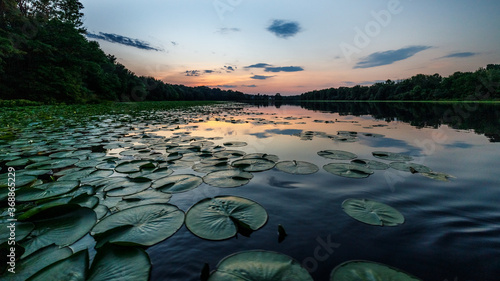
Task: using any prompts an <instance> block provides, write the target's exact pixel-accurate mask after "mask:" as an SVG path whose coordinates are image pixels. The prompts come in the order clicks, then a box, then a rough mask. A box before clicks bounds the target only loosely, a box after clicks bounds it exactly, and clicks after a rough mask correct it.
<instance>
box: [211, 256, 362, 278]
mask: <svg viewBox="0 0 500 281" xmlns="http://www.w3.org/2000/svg"><path fill="white" fill-rule="evenodd" d="M208 280H209V281H247V280H259V281H312V280H313V279H312V277H311V275H310V274H309V272H308V271H307V270H306V269H305V268H303V267H302V266H301V265H300V263H299V262H298V261H296V260H294V259H292V258H291V257H289V256H287V255H284V254H281V253H276V252H269V251H261V250H258V251H245V252H240V253H236V254H233V255H230V256H227V257H225V258H224V259H223V260H221V261H220V262H219V264H218V265H217V269H216V270H215V271H214V272H213V273H212V274H211V275H210V278H209V279H208ZM350 280H355V279H350Z"/></svg>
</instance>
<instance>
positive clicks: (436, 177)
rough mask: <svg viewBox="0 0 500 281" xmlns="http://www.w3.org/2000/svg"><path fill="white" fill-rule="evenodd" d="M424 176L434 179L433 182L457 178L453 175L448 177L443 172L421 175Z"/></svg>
mask: <svg viewBox="0 0 500 281" xmlns="http://www.w3.org/2000/svg"><path fill="white" fill-rule="evenodd" d="M420 174H421V175H422V176H424V177H427V178H430V179H433V180H438V181H449V180H450V179H451V178H455V177H454V176H452V175H448V174H445V173H441V172H427V173H420Z"/></svg>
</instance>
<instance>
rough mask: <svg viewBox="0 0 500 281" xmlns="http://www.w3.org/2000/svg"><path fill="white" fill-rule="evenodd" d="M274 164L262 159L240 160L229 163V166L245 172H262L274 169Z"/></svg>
mask: <svg viewBox="0 0 500 281" xmlns="http://www.w3.org/2000/svg"><path fill="white" fill-rule="evenodd" d="M275 165H276V163H275V162H273V161H270V160H266V159H263V158H254V159H251V158H249V159H240V160H236V161H234V162H233V163H231V166H233V167H235V168H238V169H240V170H242V171H245V172H262V171H266V170H270V169H272V168H274V166H275Z"/></svg>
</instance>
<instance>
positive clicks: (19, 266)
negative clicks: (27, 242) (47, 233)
mask: <svg viewBox="0 0 500 281" xmlns="http://www.w3.org/2000/svg"><path fill="white" fill-rule="evenodd" d="M72 254H73V252H72V251H71V249H70V248H69V247H62V248H61V247H59V246H57V245H50V246H47V247H45V248H43V249H40V250H38V251H36V252H35V253H33V254H31V255H30V256H28V257H26V258H23V259H21V260H19V261H17V262H16V273H15V274H10V275H9V278H8V279H7V280H9V281H25V280H27V279H28V278H29V277H31V276H33V275H34V274H35V273H37V272H39V271H40V270H42V269H43V268H45V267H47V266H49V265H51V264H53V263H55V262H57V261H59V260H62V259H65V258H67V257H69V256H71V255H72ZM49 280H50V279H49Z"/></svg>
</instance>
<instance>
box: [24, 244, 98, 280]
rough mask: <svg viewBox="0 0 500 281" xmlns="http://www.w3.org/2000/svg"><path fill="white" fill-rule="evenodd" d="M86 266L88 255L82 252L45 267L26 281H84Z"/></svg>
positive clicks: (87, 264) (86, 252)
mask: <svg viewBox="0 0 500 281" xmlns="http://www.w3.org/2000/svg"><path fill="white" fill-rule="evenodd" d="M88 266H89V254H88V251H87V250H84V251H80V252H78V253H76V254H74V255H71V256H70V257H68V258H65V259H63V260H60V261H58V262H55V263H53V264H51V265H49V266H47V267H45V268H44V269H43V270H41V271H39V272H38V273H37V274H35V275H33V276H32V277H31V278H29V279H28V280H27V281H47V280H71V281H85V276H86V273H87V268H88Z"/></svg>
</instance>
